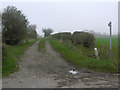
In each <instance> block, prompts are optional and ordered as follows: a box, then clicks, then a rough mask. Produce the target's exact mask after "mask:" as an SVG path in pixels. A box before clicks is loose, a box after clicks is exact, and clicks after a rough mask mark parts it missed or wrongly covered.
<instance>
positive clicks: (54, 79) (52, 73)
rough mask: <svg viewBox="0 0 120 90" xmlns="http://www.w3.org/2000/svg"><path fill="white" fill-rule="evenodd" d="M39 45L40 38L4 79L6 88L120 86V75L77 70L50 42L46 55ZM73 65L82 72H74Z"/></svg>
mask: <svg viewBox="0 0 120 90" xmlns="http://www.w3.org/2000/svg"><path fill="white" fill-rule="evenodd" d="M37 47H38V41H37V42H36V43H35V44H33V45H32V46H31V47H29V48H28V49H27V50H26V51H25V54H24V55H23V56H22V57H21V60H20V61H19V66H20V69H19V70H18V71H17V72H15V73H13V74H11V75H9V76H8V77H4V78H3V79H2V80H3V81H2V85H3V88H105V87H109V88H111V87H112V88H118V75H116V74H111V73H101V72H93V71H88V70H86V69H81V68H77V69H76V68H75V66H74V65H73V64H71V63H69V62H67V61H66V60H65V59H64V58H63V56H62V55H61V54H59V53H57V52H56V51H54V50H53V48H52V47H51V45H50V43H49V42H48V41H46V53H45V54H42V53H41V52H39V51H38V50H37ZM73 68H75V69H76V70H77V71H79V73H78V74H76V75H72V74H70V73H69V70H71V69H73Z"/></svg>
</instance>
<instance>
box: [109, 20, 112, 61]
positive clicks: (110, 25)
mask: <svg viewBox="0 0 120 90" xmlns="http://www.w3.org/2000/svg"><path fill="white" fill-rule="evenodd" d="M108 27H110V59H112V23H111V22H109V23H108Z"/></svg>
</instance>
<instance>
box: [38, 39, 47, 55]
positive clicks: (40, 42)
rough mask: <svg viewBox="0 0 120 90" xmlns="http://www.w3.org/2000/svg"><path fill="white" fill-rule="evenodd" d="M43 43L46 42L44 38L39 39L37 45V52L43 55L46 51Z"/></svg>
mask: <svg viewBox="0 0 120 90" xmlns="http://www.w3.org/2000/svg"><path fill="white" fill-rule="evenodd" d="M45 41H46V39H45V38H42V39H40V41H39V44H38V50H39V51H40V52H42V53H43V54H45V52H46V49H45Z"/></svg>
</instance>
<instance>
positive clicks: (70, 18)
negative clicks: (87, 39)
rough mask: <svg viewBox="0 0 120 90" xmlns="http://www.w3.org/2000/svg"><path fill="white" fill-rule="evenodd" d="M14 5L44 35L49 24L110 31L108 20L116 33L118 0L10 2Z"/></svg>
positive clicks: (58, 27) (57, 29)
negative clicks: (97, 0)
mask: <svg viewBox="0 0 120 90" xmlns="http://www.w3.org/2000/svg"><path fill="white" fill-rule="evenodd" d="M8 5H12V6H16V7H17V8H18V9H19V10H21V11H22V12H23V13H24V14H25V15H26V16H27V18H28V20H29V21H30V23H31V24H36V25H37V32H38V34H40V35H43V33H42V28H52V29H53V30H54V32H62V31H70V32H73V31H76V30H94V31H96V32H101V33H107V34H109V28H108V26H107V24H108V22H110V21H111V22H112V26H113V27H112V33H113V34H117V33H118V3H117V2H49V3H48V2H29V3H28V2H24V3H23V2H11V3H10V2H9V3H7V2H6V3H5V2H4V3H2V9H3V8H5V7H6V6H8Z"/></svg>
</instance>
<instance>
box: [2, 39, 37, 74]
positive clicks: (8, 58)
mask: <svg viewBox="0 0 120 90" xmlns="http://www.w3.org/2000/svg"><path fill="white" fill-rule="evenodd" d="M35 42H36V40H33V41H30V42H28V43H24V44H20V45H13V46H12V45H7V46H6V47H5V52H6V55H5V56H2V57H3V58H4V60H3V61H2V76H8V75H9V74H11V73H13V72H15V71H17V70H18V69H19V67H18V61H19V60H20V58H19V56H21V55H23V54H24V51H25V50H26V49H27V47H29V46H31V45H32V44H33V43H35Z"/></svg>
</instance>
